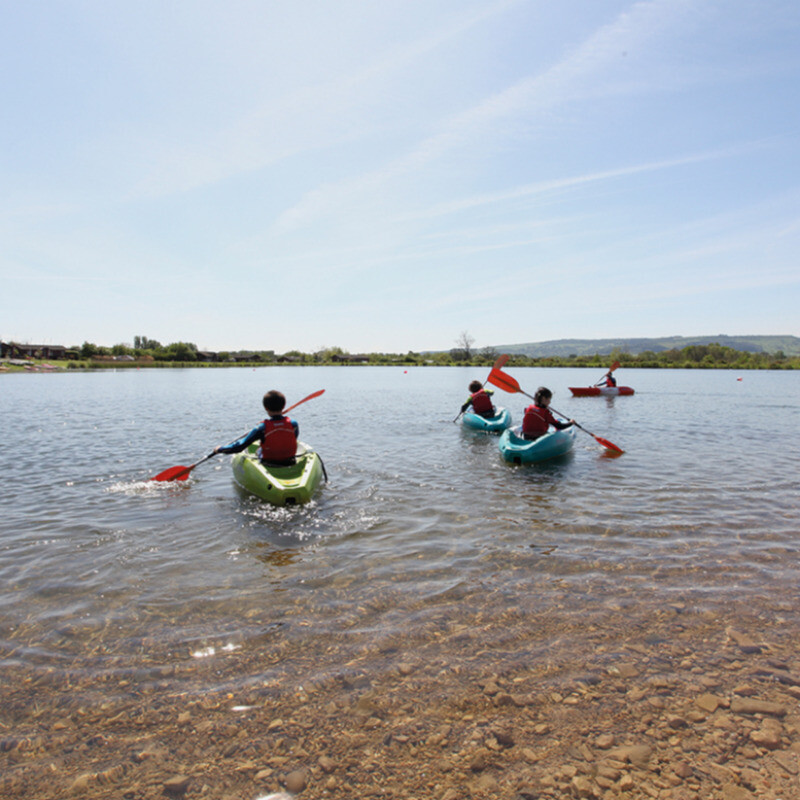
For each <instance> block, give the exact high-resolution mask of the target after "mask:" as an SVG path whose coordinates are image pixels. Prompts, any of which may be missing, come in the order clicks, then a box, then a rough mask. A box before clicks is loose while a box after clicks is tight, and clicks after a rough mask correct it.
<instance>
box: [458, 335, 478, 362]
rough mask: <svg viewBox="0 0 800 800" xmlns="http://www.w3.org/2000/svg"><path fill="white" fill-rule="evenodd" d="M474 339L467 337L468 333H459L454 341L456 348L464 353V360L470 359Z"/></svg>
mask: <svg viewBox="0 0 800 800" xmlns="http://www.w3.org/2000/svg"><path fill="white" fill-rule="evenodd" d="M473 344H475V339H474V338H473V337H472V336H470V335H469V332H468V331H461V333H460V334H459V336H458V339H456V348H457V349H459V350H463V351H464V359H465V360H467V361H469V360H470V358H472V345H473Z"/></svg>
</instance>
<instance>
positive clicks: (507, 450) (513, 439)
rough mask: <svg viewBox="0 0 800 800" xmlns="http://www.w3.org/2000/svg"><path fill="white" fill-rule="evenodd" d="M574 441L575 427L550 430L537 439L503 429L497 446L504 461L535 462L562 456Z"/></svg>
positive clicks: (515, 462)
mask: <svg viewBox="0 0 800 800" xmlns="http://www.w3.org/2000/svg"><path fill="white" fill-rule="evenodd" d="M574 441H575V428H574V427H571V428H565V429H564V430H563V431H550V433H545V434H544V436H540V437H539V438H538V439H533V440H531V439H523V438H522V437H521V436H518V435H517V432H515V431H512V430H506V431H503V433H502V435H501V436H500V441H499V442H498V446H499V447H500V452H501V454H502V455H503V458H504V459H505V460H506V461H510V462H511V463H512V464H535V463H536V462H538V461H546V460H547V459H549V458H556V457H557V456H563V455H564V454H566V453H568V452H569V451H570V450H572V443H573V442H574Z"/></svg>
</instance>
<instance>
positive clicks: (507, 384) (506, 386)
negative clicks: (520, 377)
mask: <svg viewBox="0 0 800 800" xmlns="http://www.w3.org/2000/svg"><path fill="white" fill-rule="evenodd" d="M487 381H488V382H489V383H493V384H494V385H495V386H497V387H498V388H500V389H502V390H503V391H504V392H509V393H510V394H515V393H516V392H522V389H520V388H519V383H517V381H516V380H515V379H514V378H512V377H511V376H510V375H507V374H506V373H505V372H501V371H500V370H499V369H497V368H493V369H492V371H491V372H490V373H489V377H488V378H487Z"/></svg>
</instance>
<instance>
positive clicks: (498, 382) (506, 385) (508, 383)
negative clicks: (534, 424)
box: [488, 369, 625, 453]
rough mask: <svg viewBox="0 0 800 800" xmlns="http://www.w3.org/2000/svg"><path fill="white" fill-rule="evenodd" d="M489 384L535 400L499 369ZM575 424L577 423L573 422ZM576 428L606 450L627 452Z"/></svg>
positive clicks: (561, 415)
mask: <svg viewBox="0 0 800 800" xmlns="http://www.w3.org/2000/svg"><path fill="white" fill-rule="evenodd" d="M488 380H489V383H493V384H494V385H495V386H498V387H500V388H501V389H502V390H503V391H505V392H509V393H511V394H513V393H515V392H518V393H519V394H524V395H525V396H526V397H530V398H531V400H533V399H534V398H533V397H532V396H531V395H529V394H528V393H527V392H523V391H522V389H520V387H519V383H517V380H516V379H515V378H512V377H511V376H510V375H508V374H506V373H505V372H501V371H500V370H499V369H493V370H492V371H491V372H490V373H489V378H488ZM550 410H551V411H555V412H556V414H558V415H559V416H560V417H564V419H569V417H568V416H567V415H566V414H562V413H561V412H560V411H558V410H557V409H555V408H552V407H551V408H550ZM573 422H575V421H574V420H573ZM575 427H576V428H580V429H581V430H582V431H583V432H584V433H588V434H589V436H591V437H593V438H594V440H595V441H596V442H597V443H598V444H601V445H602V446H603V447H605V448H606V450H613V451H614V452H615V453H624V452H625V451H624V450H623V449H622V448H621V447H617V446H616V445H615V444H614V443H613V442H609V441H608V439H603V437H602V436H595V435H594V434H593V433H592V432H591V431H587V430H586V428H584V427H583V425H579V424H578V423H577V422H575Z"/></svg>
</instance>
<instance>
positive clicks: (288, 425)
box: [261, 417, 297, 461]
mask: <svg viewBox="0 0 800 800" xmlns="http://www.w3.org/2000/svg"><path fill="white" fill-rule="evenodd" d="M296 452H297V437H296V436H295V434H294V426H293V425H292V421H291V420H290V419H289V417H280V418H278V419H272V418H270V419H265V420H264V435H263V437H262V438H261V459H262V461H289V460H291V459H292V458H294V456H295V453H296Z"/></svg>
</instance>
